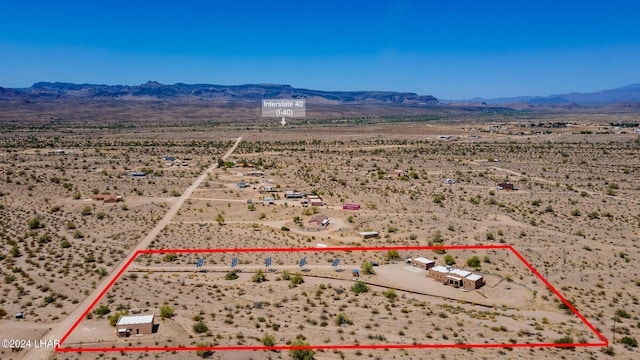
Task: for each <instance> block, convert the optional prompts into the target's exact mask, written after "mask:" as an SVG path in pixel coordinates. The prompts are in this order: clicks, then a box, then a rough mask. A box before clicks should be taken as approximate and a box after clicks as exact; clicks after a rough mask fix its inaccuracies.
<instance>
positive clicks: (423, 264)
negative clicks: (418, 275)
mask: <svg viewBox="0 0 640 360" xmlns="http://www.w3.org/2000/svg"><path fill="white" fill-rule="evenodd" d="M435 264H436V262H435V261H433V260H429V259H427V258H423V257H415V258H412V259H411V265H412V266H415V267H419V268H421V269H425V270H429V269H431V268H432V267H433V266H434V265H435Z"/></svg>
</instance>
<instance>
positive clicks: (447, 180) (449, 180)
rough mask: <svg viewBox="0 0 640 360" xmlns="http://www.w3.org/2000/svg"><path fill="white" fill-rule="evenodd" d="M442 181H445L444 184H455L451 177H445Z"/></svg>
mask: <svg viewBox="0 0 640 360" xmlns="http://www.w3.org/2000/svg"><path fill="white" fill-rule="evenodd" d="M444 183H445V184H447V185H453V184H455V183H456V181H455V180H453V179H446V180H445V181H444Z"/></svg>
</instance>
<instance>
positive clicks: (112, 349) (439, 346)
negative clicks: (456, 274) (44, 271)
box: [56, 245, 609, 352]
mask: <svg viewBox="0 0 640 360" xmlns="http://www.w3.org/2000/svg"><path fill="white" fill-rule="evenodd" d="M477 249H480V250H495V249H505V250H510V251H511V252H512V253H513V254H514V255H515V256H516V257H518V259H520V261H522V263H523V264H524V265H525V266H526V267H527V268H529V270H531V272H533V274H535V275H536V276H537V277H538V279H540V281H542V282H543V283H544V284H545V285H546V286H547V287H548V288H549V290H551V291H552V292H553V293H554V294H555V295H556V296H557V297H558V298H559V299H560V300H561V301H562V302H563V303H564V304H565V305H566V306H567V308H569V309H570V310H571V311H572V312H573V313H574V314H575V315H576V316H577V317H578V318H579V319H580V320H581V321H582V322H583V323H584V324H585V325H586V326H587V327H588V328H589V329H590V330H591V331H593V332H594V333H595V334H596V336H598V338H600V340H601V341H602V342H598V343H574V344H556V343H549V344H545V343H541V344H526V343H525V344H511V343H509V344H415V345H409V344H400V345H398V344H395V345H394V344H389V345H310V346H212V347H140V348H117V347H109V348H61V346H62V344H63V343H64V342H65V340H66V339H67V338H68V337H69V335H71V333H72V332H73V331H74V330H75V329H76V328H77V327H78V325H80V322H82V320H84V318H85V317H86V316H87V314H88V313H89V312H90V311H91V309H93V308H94V307H95V306H96V304H97V303H98V302H99V301H100V299H101V298H102V297H103V296H104V294H105V293H106V292H107V291H108V290H109V289H110V288H111V287H112V286H113V284H114V283H115V282H116V280H118V279H119V278H120V276H121V275H122V274H123V273H124V272H125V271H126V270H127V268H128V267H129V265H131V263H132V262H133V261H134V260H135V259H136V258H137V257H138V255H141V254H166V253H177V254H189V253H230V252H234V253H257V252H264V253H272V252H275V253H277V252H332V251H388V250H403V251H407V250H477ZM602 346H609V341H608V340H607V339H606V338H605V337H604V336H603V335H602V334H601V333H600V332H599V331H598V330H596V328H595V327H594V326H593V325H591V323H589V321H587V319H586V318H585V317H584V316H582V314H580V312H578V310H576V308H575V307H574V306H573V305H572V304H571V303H570V302H569V301H567V299H566V298H565V297H564V296H562V295H561V294H560V292H558V290H556V289H555V288H554V287H553V286H552V285H551V284H550V283H549V282H548V281H547V279H545V278H544V277H543V276H542V275H541V274H540V273H539V272H538V271H537V270H536V269H535V268H534V267H533V266H532V265H531V264H530V263H529V262H528V261H527V260H526V259H525V258H524V257H523V256H522V255H521V254H520V253H519V252H518V251H516V250H515V249H514V248H513V247H512V246H510V245H475V246H383V247H327V248H249V249H167V250H160V249H150V250H138V251H136V252H135V253H134V254H133V256H132V257H131V258H130V259H129V260H128V261H127V262H126V264H125V266H124V267H123V268H122V269H121V270H120V271H119V272H118V273H117V274H116V276H115V277H114V278H113V280H111V281H110V282H109V284H107V286H106V287H105V288H104V289H103V290H102V292H100V294H99V295H98V297H97V298H96V299H95V300H94V301H93V302H92V303H91V305H89V307H88V308H87V309H86V310H85V311H84V313H82V315H81V316H80V317H79V318H78V320H76V322H75V323H74V324H73V326H72V327H71V329H69V331H67V333H66V334H65V335H64V336H63V337H62V339H60V345H58V346H56V351H57V352H115V351H197V350H211V351H232V350H298V349H313V350H320V349H322V350H333V349H452V348H461V349H471V348H537V347H602Z"/></svg>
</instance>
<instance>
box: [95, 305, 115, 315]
mask: <svg viewBox="0 0 640 360" xmlns="http://www.w3.org/2000/svg"><path fill="white" fill-rule="evenodd" d="M110 312H111V309H109V307H108V306H107V305H100V306H98V307H97V308H95V309H93V313H94V314H96V315H100V316H104V315H107V314H108V313H110Z"/></svg>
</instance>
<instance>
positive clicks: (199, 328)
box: [193, 321, 209, 334]
mask: <svg viewBox="0 0 640 360" xmlns="http://www.w3.org/2000/svg"><path fill="white" fill-rule="evenodd" d="M193 331H195V333H196V334H202V333H206V332H207V331H209V327H208V326H207V324H205V323H203V322H202V321H197V322H196V323H195V324H193Z"/></svg>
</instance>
